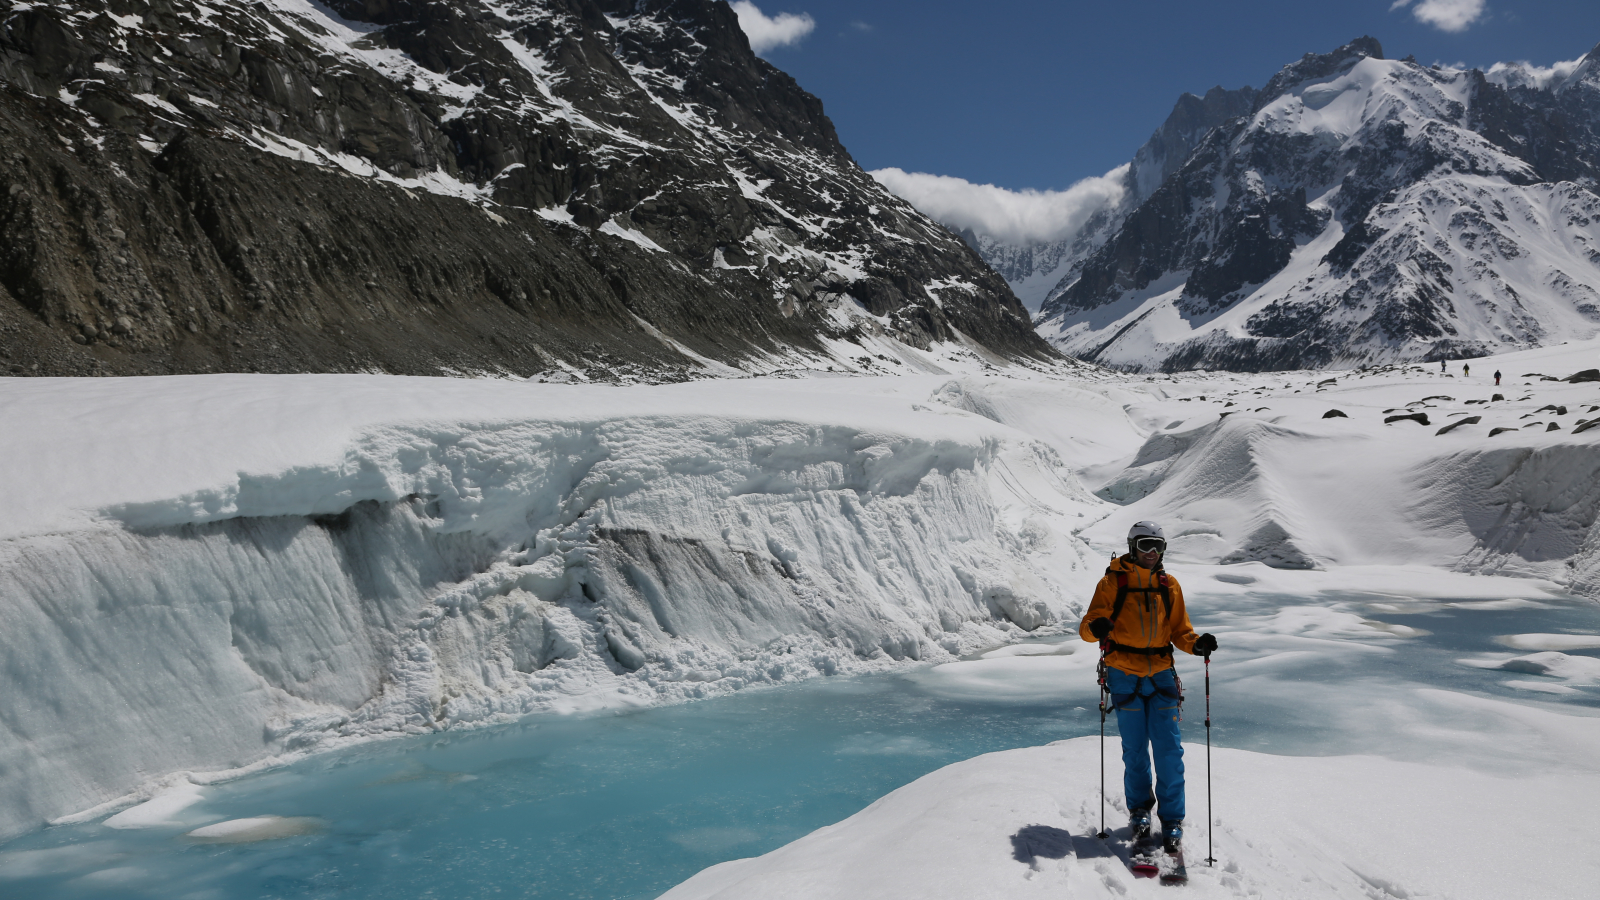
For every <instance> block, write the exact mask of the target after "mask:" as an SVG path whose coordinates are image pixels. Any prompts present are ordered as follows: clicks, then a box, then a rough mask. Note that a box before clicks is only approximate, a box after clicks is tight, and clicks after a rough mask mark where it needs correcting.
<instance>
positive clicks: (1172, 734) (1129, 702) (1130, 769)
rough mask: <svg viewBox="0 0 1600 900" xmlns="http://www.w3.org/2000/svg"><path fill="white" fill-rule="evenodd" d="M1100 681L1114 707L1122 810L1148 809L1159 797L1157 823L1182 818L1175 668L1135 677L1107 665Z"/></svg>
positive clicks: (1177, 820)
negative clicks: (1123, 800) (1119, 745)
mask: <svg viewBox="0 0 1600 900" xmlns="http://www.w3.org/2000/svg"><path fill="white" fill-rule="evenodd" d="M1106 686H1107V687H1108V688H1110V690H1111V702H1112V704H1113V705H1114V706H1115V707H1116V710H1117V730H1118V731H1120V732H1122V789H1123V795H1124V796H1125V797H1126V798H1127V801H1128V809H1130V810H1133V809H1150V808H1152V807H1155V806H1156V804H1157V803H1158V802H1159V804H1160V806H1159V811H1158V815H1159V817H1160V819H1161V824H1162V825H1163V827H1164V826H1166V825H1175V824H1177V823H1179V822H1182V821H1183V815H1184V803H1183V738H1182V735H1181V734H1179V731H1178V677H1177V672H1175V671H1174V670H1172V669H1166V670H1165V671H1161V672H1157V673H1156V674H1154V675H1148V676H1137V675H1129V674H1128V673H1127V672H1124V671H1122V670H1121V669H1117V668H1115V667H1108V668H1107V670H1106ZM1152 751H1154V756H1155V784H1154V786H1153V787H1152V785H1151V783H1150V757H1151V753H1152Z"/></svg>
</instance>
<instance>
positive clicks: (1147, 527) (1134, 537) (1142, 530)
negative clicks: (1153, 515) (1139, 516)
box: [1128, 521, 1167, 555]
mask: <svg viewBox="0 0 1600 900" xmlns="http://www.w3.org/2000/svg"><path fill="white" fill-rule="evenodd" d="M1140 538H1154V539H1155V540H1157V541H1160V542H1161V544H1160V549H1161V553H1162V554H1163V555H1165V554H1166V552H1167V534H1166V532H1164V531H1162V530H1161V526H1160V525H1157V524H1156V523H1154V522H1149V521H1145V522H1135V523H1133V527H1132V528H1129V529H1128V552H1129V553H1132V554H1137V553H1138V552H1139V551H1138V550H1137V549H1135V546H1134V545H1135V544H1137V543H1138V542H1139V539H1140Z"/></svg>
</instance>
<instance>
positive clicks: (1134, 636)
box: [1078, 522, 1217, 853]
mask: <svg viewBox="0 0 1600 900" xmlns="http://www.w3.org/2000/svg"><path fill="white" fill-rule="evenodd" d="M1166 552H1167V540H1166V536H1165V535H1164V534H1163V533H1162V531H1161V526H1160V525H1157V524H1156V523H1154V522H1137V523H1135V524H1134V526H1133V528H1131V529H1129V531H1128V552H1127V554H1126V555H1125V556H1119V557H1117V558H1116V559H1113V560H1112V561H1111V565H1110V566H1109V567H1108V568H1107V569H1106V574H1105V577H1104V578H1101V579H1100V583H1099V585H1097V586H1096V587H1095V590H1094V599H1093V600H1091V601H1090V602H1089V609H1088V611H1086V612H1085V613H1084V614H1083V622H1082V624H1080V625H1079V626H1078V633H1079V634H1080V635H1082V637H1083V639H1084V640H1086V641H1091V642H1099V643H1100V647H1101V652H1102V659H1103V660H1104V663H1105V665H1104V670H1103V673H1102V677H1103V678H1104V679H1105V683H1106V687H1107V689H1108V690H1109V691H1110V693H1111V700H1112V704H1113V705H1114V707H1115V708H1116V711H1117V728H1118V730H1119V731H1121V732H1122V765H1123V774H1122V787H1123V791H1124V793H1125V796H1126V797H1127V801H1128V824H1129V829H1130V830H1131V831H1132V835H1131V836H1130V838H1129V840H1130V842H1139V841H1141V840H1147V839H1148V838H1149V837H1150V809H1151V807H1153V806H1156V804H1157V801H1159V802H1160V808H1159V814H1160V817H1161V834H1162V838H1163V843H1164V844H1165V845H1166V848H1167V850H1168V852H1174V853H1175V852H1177V850H1178V847H1179V841H1181V840H1182V838H1183V816H1184V797H1183V745H1182V743H1181V741H1182V736H1181V735H1180V734H1179V731H1178V713H1179V706H1180V704H1181V703H1182V701H1183V697H1182V694H1181V685H1180V684H1179V682H1178V676H1177V671H1176V670H1175V669H1174V668H1173V666H1172V648H1173V646H1174V645H1176V646H1177V648H1178V649H1179V650H1182V651H1183V652H1185V653H1194V654H1199V655H1201V656H1207V655H1210V653H1211V651H1213V650H1215V649H1217V639H1216V638H1214V637H1212V636H1211V635H1209V634H1202V635H1196V634H1195V633H1194V628H1193V627H1192V626H1191V625H1190V624H1189V614H1188V612H1187V611H1186V610H1185V609H1184V605H1183V589H1182V588H1180V587H1179V586H1178V581H1177V579H1175V578H1173V577H1172V576H1171V575H1168V574H1167V573H1166V572H1165V571H1163V570H1162V568H1161V559H1162V557H1163V556H1164V555H1165V554H1166ZM1151 750H1154V751H1155V785H1154V788H1153V789H1152V786H1151V779H1150V756H1151Z"/></svg>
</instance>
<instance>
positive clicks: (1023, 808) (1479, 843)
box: [662, 719, 1600, 900]
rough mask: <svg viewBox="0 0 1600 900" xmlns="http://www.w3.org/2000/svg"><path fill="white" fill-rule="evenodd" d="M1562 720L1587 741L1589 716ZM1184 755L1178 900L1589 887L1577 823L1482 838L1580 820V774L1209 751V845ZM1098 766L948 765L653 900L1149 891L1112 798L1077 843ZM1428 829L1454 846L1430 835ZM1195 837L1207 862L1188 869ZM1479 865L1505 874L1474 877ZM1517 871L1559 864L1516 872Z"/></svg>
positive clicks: (1562, 892) (1544, 892) (1595, 780)
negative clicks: (1530, 824)
mask: <svg viewBox="0 0 1600 900" xmlns="http://www.w3.org/2000/svg"><path fill="white" fill-rule="evenodd" d="M1575 721H1576V722H1578V723H1579V724H1581V725H1582V726H1583V727H1585V728H1586V729H1587V731H1588V733H1589V739H1590V740H1595V739H1597V738H1600V733H1597V730H1596V728H1595V725H1596V722H1595V721H1594V720H1586V719H1585V720H1575ZM1113 740H1114V739H1113ZM1186 751H1187V753H1186V755H1187V758H1188V770H1189V798H1190V803H1191V807H1190V808H1191V810H1192V811H1193V813H1198V815H1191V816H1190V821H1189V822H1188V823H1187V826H1186V830H1185V837H1184V842H1185V848H1186V856H1187V857H1188V862H1189V867H1188V871H1189V885H1188V887H1187V888H1186V889H1185V891H1186V894H1185V895H1186V896H1188V895H1190V893H1189V892H1192V894H1193V895H1194V896H1200V897H1247V896H1258V897H1332V898H1339V897H1347V898H1352V900H1371V898H1374V897H1452V898H1456V900H1472V898H1484V900H1491V898H1493V900H1499V898H1504V897H1578V896H1583V895H1584V893H1585V890H1584V886H1586V885H1588V884H1592V883H1593V880H1594V878H1595V877H1596V876H1597V875H1600V859H1597V858H1596V857H1595V856H1594V855H1593V854H1592V853H1589V852H1588V849H1587V841H1588V837H1587V834H1586V832H1584V830H1583V829H1581V828H1562V829H1554V830H1550V829H1534V828H1504V827H1496V826H1497V825H1498V824H1501V823H1506V822H1519V821H1522V820H1523V819H1525V818H1526V815H1527V810H1528V809H1530V808H1532V809H1538V810H1539V811H1540V815H1541V816H1542V817H1545V818H1550V819H1553V820H1555V821H1570V822H1576V821H1582V817H1583V816H1584V815H1585V814H1586V811H1587V804H1588V802H1589V799H1588V798H1591V797H1593V796H1594V795H1595V791H1596V790H1600V775H1597V774H1596V773H1594V772H1591V771H1586V772H1581V773H1580V772H1573V773H1560V774H1547V775H1539V776H1534V777H1522V778H1502V777H1495V776H1492V775H1486V774H1482V773H1480V772H1474V771H1468V770H1465V769H1451V768H1443V767H1434V766H1426V765H1419V764H1415V763H1404V762H1394V761H1390V760H1386V759H1381V758H1377V757H1366V756H1360V757H1321V758H1307V757H1284V756H1269V755H1265V754H1258V753H1250V752H1247V751H1243V750H1222V749H1218V750H1214V751H1213V755H1214V766H1215V772H1214V780H1215V797H1216V802H1217V810H1218V813H1219V815H1218V818H1217V819H1216V821H1215V824H1214V827H1213V828H1212V829H1211V830H1210V832H1209V833H1208V830H1207V827H1206V824H1205V811H1204V806H1203V804H1204V793H1203V785H1204V781H1203V779H1204V772H1205V769H1204V763H1203V761H1204V759H1205V748H1204V746H1195V745H1187V746H1186ZM1113 755H1114V754H1113ZM1099 765H1100V760H1099V746H1098V739H1097V738H1078V739H1075V740H1070V741H1061V742H1058V743H1055V744H1051V745H1049V746H1046V747H1035V748H1029V749H1024V750H1011V751H1007V752H1004V753H993V754H988V755H985V756H979V757H976V758H974V759H970V760H966V761H964V762H960V763H956V764H955V765H952V766H948V767H946V768H943V769H940V770H938V771H936V772H933V773H931V774H929V775H927V776H924V777H923V778H920V779H918V780H917V781H915V782H913V783H911V784H909V785H907V786H905V787H903V788H901V789H900V790H897V791H895V792H894V793H892V794H889V795H887V796H885V797H883V798H882V799H880V800H878V801H877V802H876V803H873V804H872V805H871V806H869V807H867V808H866V809H864V810H862V811H861V812H859V813H857V814H856V815H854V816H851V817H850V818H848V819H845V820H844V821H842V822H839V823H838V824H835V825H831V826H828V827H826V828H821V829H818V830H817V831H815V832H812V833H811V834H809V835H807V836H806V837H804V838H801V839H800V840H798V841H795V842H794V843H791V844H789V845H787V846H785V847H781V848H779V849H777V850H774V851H773V852H771V853H768V854H766V855H765V856H760V857H756V858H753V859H742V860H735V861H732V862H727V863H723V864H721V865H717V866H713V867H711V868H709V869H706V870H705V871H703V872H701V873H699V874H698V875H696V876H694V877H693V878H691V879H689V880H688V881H686V882H684V883H683V884H681V885H679V886H678V887H676V888H674V889H672V890H671V891H668V892H667V893H666V894H664V895H662V900H733V898H747V897H761V898H763V900H785V898H795V900H835V898H837V900H856V898H860V897H872V898H874V900H901V898H904V900H942V898H950V900H973V898H1002V897H1003V898H1022V897H1108V898H1117V900H1123V898H1126V897H1130V896H1150V897H1156V896H1166V895H1167V894H1166V893H1165V892H1166V891H1167V890H1168V889H1167V888H1166V887H1164V886H1162V885H1160V884H1159V883H1156V882H1154V881H1149V880H1142V879H1135V878H1134V877H1133V876H1132V875H1131V874H1130V873H1129V871H1128V869H1127V866H1126V851H1125V849H1124V847H1125V844H1124V840H1123V839H1125V838H1126V835H1127V829H1126V827H1125V824H1124V823H1125V822H1126V812H1125V810H1123V809H1122V808H1121V806H1120V803H1118V802H1116V801H1114V802H1113V803H1112V804H1111V807H1110V809H1109V810H1108V812H1107V820H1106V824H1107V825H1108V826H1110V827H1111V828H1112V837H1113V840H1111V841H1109V842H1102V841H1100V840H1098V839H1096V838H1095V837H1094V835H1095V834H1096V832H1098V830H1099V827H1100V804H1099V794H1098V779H1099V772H1098V768H1099ZM1113 768H1114V766H1113ZM1112 780H1113V781H1114V780H1115V779H1112ZM1118 793H1120V792H1118ZM1441 823H1447V825H1448V826H1449V827H1451V828H1456V829H1460V831H1461V834H1462V835H1463V837H1461V838H1460V839H1452V840H1441V839H1440V828H1441ZM1469 834H1477V835H1479V836H1480V838H1481V839H1480V840H1472V839H1470V838H1468V837H1465V835H1469ZM1487 835H1492V837H1486V836H1487ZM1208 841H1211V842H1214V844H1211V845H1210V846H1214V847H1215V853H1216V859H1217V863H1216V865H1215V866H1214V867H1211V866H1207V865H1206V864H1205V861H1204V860H1205V856H1206V849H1207V847H1208ZM1486 854H1489V855H1493V856H1495V857H1496V858H1499V859H1502V860H1505V861H1506V864H1504V865H1485V864H1484V856H1485V855H1486ZM1533 859H1560V860H1564V861H1565V862H1564V864H1563V865H1562V866H1538V865H1521V864H1517V863H1516V861H1518V860H1533Z"/></svg>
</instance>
